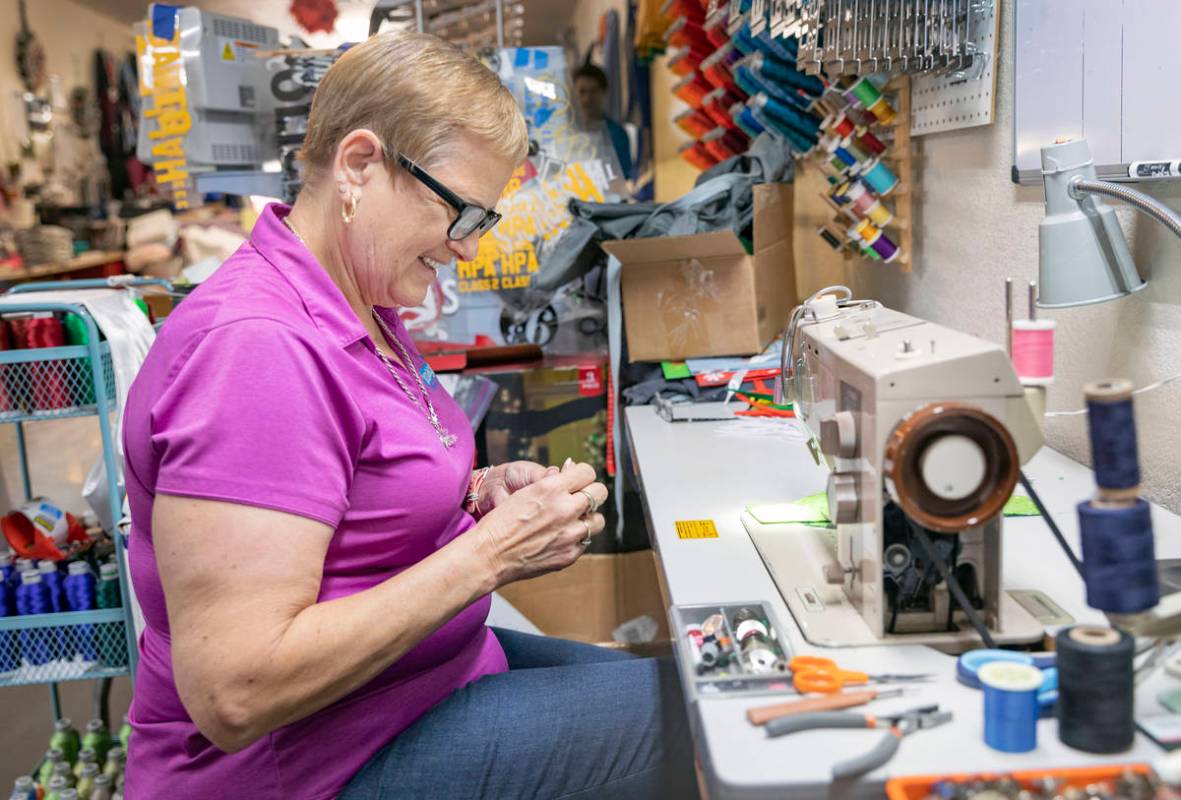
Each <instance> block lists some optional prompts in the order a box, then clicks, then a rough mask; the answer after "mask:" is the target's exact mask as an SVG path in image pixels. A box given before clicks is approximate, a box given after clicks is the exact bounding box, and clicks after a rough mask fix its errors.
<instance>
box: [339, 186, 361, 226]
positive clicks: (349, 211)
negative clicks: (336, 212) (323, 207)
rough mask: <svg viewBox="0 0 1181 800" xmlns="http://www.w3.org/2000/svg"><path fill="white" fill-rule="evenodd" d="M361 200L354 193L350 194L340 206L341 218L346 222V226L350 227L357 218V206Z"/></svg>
mask: <svg viewBox="0 0 1181 800" xmlns="http://www.w3.org/2000/svg"><path fill="white" fill-rule="evenodd" d="M359 202H360V200H359V199H358V198H357V195H356V194H354V193H353V192H349V195H348V197H347V198H346V199H345V201H344V203H342V204H341V206H340V218H341V219H342V220H344V224H345V225H348V224H349V223H351V222H352V221H353V219H354V218H355V217H356V216H357V204H358V203H359Z"/></svg>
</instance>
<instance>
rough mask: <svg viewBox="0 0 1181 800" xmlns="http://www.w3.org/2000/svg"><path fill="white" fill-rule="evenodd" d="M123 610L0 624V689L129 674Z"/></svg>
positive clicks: (5, 620) (7, 619)
mask: <svg viewBox="0 0 1181 800" xmlns="http://www.w3.org/2000/svg"><path fill="white" fill-rule="evenodd" d="M126 624H127V623H126V619H125V614H124V611H123V609H122V608H105V609H101V610H98V611H67V612H61V613H59V614H31V615H27V616H23V617H4V618H0V687H4V686H25V685H29V684H38V683H62V682H64V681H81V680H94V679H95V678H113V677H115V676H117V675H126V674H127V673H128V672H129V671H130V667H129V661H128V654H127V631H126V628H125V625H126Z"/></svg>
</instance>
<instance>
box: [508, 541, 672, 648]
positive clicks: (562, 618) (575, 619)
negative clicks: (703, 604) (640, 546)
mask: <svg viewBox="0 0 1181 800" xmlns="http://www.w3.org/2000/svg"><path fill="white" fill-rule="evenodd" d="M498 591H499V592H500V595H501V596H502V597H503V598H504V599H505V600H507V601H508V602H509V603H511V604H512V605H513V607H515V608H516V609H517V610H518V611H520V612H521V613H522V614H524V615H525V617H526V618H528V619H529V621H530V622H532V623H533V624H534V625H536V626H537V627H538V628H540V629H541V631H542V633H544V634H546V635H547V636H557V637H559V638H561V639H574V640H577V641H580V642H589V643H591V644H599V645H603V646H605V647H615V648H623V649H627V650H630V651H632V652H636V653H641V654H645V655H648V654H658V653H662V652H666V651H667V650H668V648H669V642H670V637H669V632H668V615H667V613H666V611H665V607H664V600H663V597H662V595H661V591H660V583H659V580H658V578H657V571H656V561H655V557H654V555H653V553H652V551H651V550H639V551H635V552H631V553H620V554H615V555H593V554H588V555H584V556H583V557H582V558H580V559H578V561H576V562H574V564H573V565H571V566H570V567H567V568H566V569H564V570H562V571H560V572H551V573H550V574H548V575H542V576H541V577H538V578H532V579H530V580H527V581H519V582H517V583H511V584H509V585H508V586H504V587H502V588H501V589H499V590H498ZM645 615H646V616H648V617H649V618H651V619H652V620H653V621H654V622H655V623H656V635H655V636H654V638H653V639H652V641H649V642H643V643H632V644H625V643H621V642H617V641H615V640H614V639H613V638H612V632H613V631H614V630H615V629H616V628H618V627H619V626H620V625H623V624H625V623H628V622H631V621H634V620H637V619H639V618H640V617H643V616H645Z"/></svg>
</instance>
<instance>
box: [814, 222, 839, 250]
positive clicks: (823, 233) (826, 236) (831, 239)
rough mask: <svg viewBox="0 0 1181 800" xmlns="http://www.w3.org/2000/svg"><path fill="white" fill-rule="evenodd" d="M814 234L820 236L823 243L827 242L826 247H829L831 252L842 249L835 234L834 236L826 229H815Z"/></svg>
mask: <svg viewBox="0 0 1181 800" xmlns="http://www.w3.org/2000/svg"><path fill="white" fill-rule="evenodd" d="M816 233H817V234H818V235H819V236H820V238H821V239H823V240H824V241H825V242H827V243H828V246H829V247H831V248H832V249H833V250H840V249H841V248H842V247H844V244H843V243H842V242H841V240H840V239H838V238H837V236H836V234H834V233H833V232H832V231H830V230H829V229H828V228H825V227H820V228H817V229H816Z"/></svg>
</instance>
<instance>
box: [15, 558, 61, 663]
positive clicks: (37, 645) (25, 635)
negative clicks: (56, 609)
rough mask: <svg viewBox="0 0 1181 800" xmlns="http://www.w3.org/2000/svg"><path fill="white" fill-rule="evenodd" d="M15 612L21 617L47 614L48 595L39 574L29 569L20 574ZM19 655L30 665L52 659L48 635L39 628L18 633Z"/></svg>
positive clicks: (48, 609) (48, 607)
mask: <svg viewBox="0 0 1181 800" xmlns="http://www.w3.org/2000/svg"><path fill="white" fill-rule="evenodd" d="M16 610H17V613H18V614H20V615H21V616H27V615H30V614H48V613H49V611H50V606H49V593H48V592H47V590H46V588H45V584H43V583H42V582H41V573H40V572H38V571H37V570H34V569H30V570H26V571H24V572H22V573H21V585H20V586H18V587H17V590H16ZM20 646H21V655H22V656H23V657H24V659H25V661H28V662H29V663H30V664H33V665H34V666H35V665H38V664H44V663H45V662H47V661H49V660H50V659H51V658H53V654H52V653H51V652H50V633H49V632H48V631H46V630H44V629H41V628H30V629H26V630H22V631H21V632H20Z"/></svg>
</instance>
